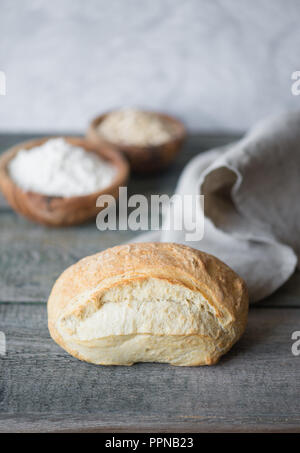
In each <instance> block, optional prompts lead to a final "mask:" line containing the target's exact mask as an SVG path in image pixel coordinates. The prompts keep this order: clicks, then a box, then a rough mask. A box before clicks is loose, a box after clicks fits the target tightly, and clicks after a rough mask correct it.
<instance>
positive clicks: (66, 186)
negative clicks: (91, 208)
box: [8, 138, 116, 197]
mask: <svg viewBox="0 0 300 453" xmlns="http://www.w3.org/2000/svg"><path fill="white" fill-rule="evenodd" d="M8 168H9V172H10V176H11V178H12V179H13V180H14V182H15V183H16V184H17V185H18V186H19V187H21V188H22V189H24V190H26V191H32V192H37V193H41V194H44V195H50V196H63V197H71V196H76V195H87V194H89V193H93V192H96V191H98V190H100V189H103V188H104V187H107V186H108V185H110V183H111V182H112V180H113V178H114V176H115V172H116V170H115V168H114V167H113V166H112V165H111V164H109V163H108V162H107V161H105V160H103V159H102V158H100V157H98V156H96V155H95V154H94V153H89V152H87V151H85V150H84V149H83V148H81V147H78V146H73V145H71V144H69V143H68V142H66V141H65V140H64V139H63V138H55V139H50V140H48V141H47V142H45V143H44V144H43V145H41V146H37V147H35V148H32V149H30V150H20V151H19V152H18V154H17V155H16V156H15V158H14V159H12V160H11V161H10V163H9V167H8Z"/></svg>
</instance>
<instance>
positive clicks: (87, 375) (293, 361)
mask: <svg viewBox="0 0 300 453" xmlns="http://www.w3.org/2000/svg"><path fill="white" fill-rule="evenodd" d="M270 311H272V313H270ZM46 322H47V320H46V307H45V306H44V305H43V304H35V305H34V304H0V330H2V331H4V332H5V334H6V338H7V355H6V356H5V357H0V376H1V377H0V431H10V430H11V431H24V430H25V431H28V430H34V431H36V430H46V431H47V430H51V431H52V430H58V431H61V430H79V429H80V430H92V431H94V430H96V431H97V430H99V431H101V430H106V431H107V430H116V431H124V430H125V431H126V430H135V431H139V430H150V431H151V430H162V431H164V430H165V431H170V430H172V429H176V430H180V431H214V430H228V429H229V430H232V431H259V430H261V429H266V430H270V431H276V430H282V431H284V430H293V431H300V399H299V393H300V381H299V365H300V357H295V356H293V355H292V353H291V345H292V340H291V334H292V332H293V331H295V330H299V329H300V310H299V309H286V310H283V309H272V310H269V309H256V308H252V309H251V310H250V317H249V324H248V327H247V330H246V333H245V334H244V336H243V338H242V339H241V341H240V342H239V343H237V344H236V345H235V347H234V348H233V349H232V350H231V352H229V353H228V354H227V355H226V356H224V357H223V358H222V359H221V361H220V363H219V364H218V365H216V366H214V367H199V368H189V367H186V368H185V367H184V368H181V367H172V366H169V365H163V364H150V363H148V364H137V365H134V366H132V367H102V366H95V365H91V364H87V363H84V362H80V361H78V360H76V359H74V358H73V357H71V356H69V355H68V354H66V353H65V352H64V351H63V350H62V349H60V348H59V347H58V346H57V345H56V344H55V343H54V342H53V341H52V340H51V339H50V337H49V333H48V330H47V324H46Z"/></svg>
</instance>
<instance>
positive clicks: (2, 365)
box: [0, 135, 300, 432]
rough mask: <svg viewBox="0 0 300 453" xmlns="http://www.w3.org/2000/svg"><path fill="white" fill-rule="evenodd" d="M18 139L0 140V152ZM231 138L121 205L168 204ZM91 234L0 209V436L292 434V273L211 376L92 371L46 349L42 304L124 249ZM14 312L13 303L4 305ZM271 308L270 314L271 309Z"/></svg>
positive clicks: (193, 143)
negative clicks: (141, 200) (106, 252)
mask: <svg viewBox="0 0 300 453" xmlns="http://www.w3.org/2000/svg"><path fill="white" fill-rule="evenodd" d="M32 137H33V136H26V135H17V136H13V135H0V152H2V151H4V150H5V149H6V148H8V147H9V146H12V145H14V144H15V143H18V142H20V141H24V140H27V139H30V138H32ZM235 138H236V137H233V136H231V137H228V136H221V135H216V136H191V137H189V139H188V141H187V143H186V145H185V147H184V149H183V151H182V153H181V154H180V155H179V156H178V159H177V160H176V162H175V163H174V165H173V166H172V167H171V168H170V170H169V171H167V172H165V173H164V174H161V175H158V176H155V177H149V178H141V177H140V178H138V177H132V178H131V181H130V183H129V186H128V191H129V194H133V193H143V194H145V195H146V196H149V195H150V194H152V193H157V194H162V193H167V194H171V193H172V192H173V191H174V188H175V186H176V181H177V179H178V176H179V174H180V172H181V170H182V168H183V167H184V165H185V164H186V162H187V161H188V160H189V159H190V158H191V157H193V155H195V154H197V153H198V152H200V151H201V150H205V149H209V148H212V147H215V146H220V145H222V144H225V143H228V142H230V141H232V140H234V139H235ZM134 235H135V233H133V232H129V231H127V232H126V231H123V232H118V231H116V232H104V233H101V232H99V231H98V230H97V229H96V227H95V222H92V223H91V224H87V225H83V226H79V227H74V228H65V229H48V228H45V227H42V226H39V225H35V224H32V223H30V222H29V221H27V220H26V219H23V218H22V217H20V216H18V215H16V214H15V213H14V212H13V211H12V210H11V209H10V207H9V206H8V205H7V204H6V202H5V201H4V200H3V199H1V198H0V331H2V332H4V333H5V335H6V340H7V354H6V356H1V355H0V431H16V430H17V431H41V430H43V431H52V430H56V431H66V430H67V431H70V430H71V431H77V430H81V431H101V430H102V431H108V430H110V431H131V430H134V431H155V430H161V431H174V430H175V431H176V430H179V431H186V432H187V431H216V430H218V431H262V430H269V431H278V430H280V431H299V430H300V401H299V363H300V357H294V356H293V355H292V353H291V345H292V340H291V334H292V332H293V331H295V330H300V309H299V308H300V273H299V272H297V273H295V275H294V276H293V277H292V278H291V279H290V281H289V282H287V283H286V284H285V285H284V286H283V287H282V288H280V289H279V290H278V291H277V292H276V293H275V294H274V295H272V296H270V297H269V298H268V299H266V300H265V301H262V302H260V303H259V304H258V305H257V306H256V307H254V308H251V310H250V316H249V325H248V328H247V331H246V334H245V335H244V337H243V338H242V340H241V341H240V342H239V343H238V344H237V345H236V346H235V347H234V348H233V349H232V351H231V352H230V353H229V354H227V355H226V356H225V357H224V358H223V359H222V360H221V362H220V364H219V365H217V366H215V367H200V368H176V367H171V366H168V365H163V364H138V365H134V366H133V367H130V368H127V367H124V368H123V367H97V366H94V365H90V364H86V363H83V362H80V361H78V360H76V359H74V358H72V357H70V356H69V355H68V354H66V353H65V352H64V351H63V350H61V349H60V348H59V347H58V346H57V345H56V344H55V343H54V342H53V341H52V340H51V339H50V337H49V333H48V330H47V316H46V306H45V302H46V300H47V297H48V294H49V291H50V289H51V286H52V284H53V282H54V280H55V279H56V277H57V276H58V275H59V274H60V273H61V272H62V271H63V270H64V269H65V267H67V266H68V265H70V264H72V263H73V262H75V261H76V260H78V259H79V258H81V257H83V256H85V255H88V254H91V253H95V252H97V251H99V250H102V249H104V248H106V247H110V246H113V245H116V244H119V243H121V242H126V241H128V240H129V239H131V238H132V237H133V236H134ZM12 302H14V303H12ZM276 307H277V308H276Z"/></svg>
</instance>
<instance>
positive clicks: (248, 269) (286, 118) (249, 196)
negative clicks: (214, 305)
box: [136, 112, 300, 302]
mask: <svg viewBox="0 0 300 453" xmlns="http://www.w3.org/2000/svg"><path fill="white" fill-rule="evenodd" d="M176 193H177V194H181V195H183V194H203V195H204V212H205V220H204V237H203V239H202V240H200V241H197V242H195V241H192V242H189V241H186V237H185V236H186V234H185V233H186V232H185V231H184V230H183V231H175V229H172V228H171V230H170V231H161V232H154V233H150V234H146V235H141V236H139V237H137V238H136V241H139V242H140V241H148V240H156V241H162V242H178V243H183V244H186V245H189V246H191V247H194V248H197V249H199V250H203V251H205V252H208V253H211V254H213V255H215V256H217V257H218V258H220V259H221V260H222V261H224V262H225V263H227V264H228V265H229V266H230V267H232V268H233V269H234V270H235V271H236V272H237V273H238V274H239V275H241V277H243V278H244V280H245V281H246V283H247V285H248V288H249V293H250V300H251V302H255V301H258V300H260V299H262V298H264V297H266V296H268V295H269V294H271V293H272V292H273V291H275V290H276V289H277V288H279V287H280V286H281V285H282V284H283V283H284V282H285V281H286V280H287V279H288V278H289V277H290V276H291V274H292V273H293V272H294V270H295V267H296V265H297V261H298V258H299V256H300V113H299V112H297V113H285V114H282V115H280V116H276V117H272V118H269V119H267V120H264V121H262V122H260V123H259V124H258V125H257V126H256V127H254V128H253V129H252V130H251V131H250V132H249V133H248V134H247V135H246V136H245V137H244V138H243V139H242V140H240V141H239V142H237V143H234V144H232V145H229V146H227V147H224V148H219V149H214V150H210V151H208V152H205V153H201V154H199V155H198V156H197V157H195V158H194V159H192V160H191V161H190V162H189V163H188V165H187V166H186V167H185V169H184V170H183V172H182V174H181V176H180V178H179V181H178V185H177V189H176ZM174 209H175V217H176V215H181V212H180V210H179V209H178V212H177V213H176V203H175V206H174ZM197 209H201V206H200V204H199V206H198V208H197Z"/></svg>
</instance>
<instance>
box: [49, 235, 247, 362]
mask: <svg viewBox="0 0 300 453" xmlns="http://www.w3.org/2000/svg"><path fill="white" fill-rule="evenodd" d="M247 315H248V294H247V289H246V286H245V283H244V282H243V280H242V279H241V278H240V277H239V276H238V275H237V274H236V273H235V272H233V271H232V270H231V269H230V268H229V267H228V266H226V265H225V264H224V263H222V262H221V261H219V260H218V259H217V258H215V257H213V256H211V255H208V254H206V253H203V252H200V251H198V250H194V249H192V248H189V247H186V246H183V245H178V244H173V243H150V242H149V243H140V244H138V243H137V244H128V245H122V246H117V247H113V248H111V249H108V250H105V251H103V252H101V253H98V254H96V255H93V256H88V257H87V258H84V259H82V260H81V261H79V262H78V263H76V264H74V265H73V266H71V267H69V268H68V269H67V270H66V271H65V272H63V274H62V275H61V276H60V277H59V278H58V280H57V281H56V283H55V285H54V287H53V289H52V292H51V295H50V297H49V301H48V320H49V330H50V334H51V336H52V338H53V339H54V340H55V341H56V342H57V343H58V344H59V345H60V346H61V347H62V348H64V349H65V350H66V351H68V352H69V353H70V354H72V355H73V356H75V357H77V358H78V359H81V360H85V361H87V362H92V363H95V364H101V365H132V364H133V363H135V362H167V363H170V364H172V365H180V366H197V365H212V364H215V363H216V362H217V361H218V359H219V358H220V357H221V356H222V355H223V354H225V353H226V352H227V351H228V350H229V349H230V348H231V346H232V345H233V344H234V343H235V342H236V341H237V340H238V339H239V338H240V336H241V335H242V333H243V332H244V330H245V326H246V322H247Z"/></svg>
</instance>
